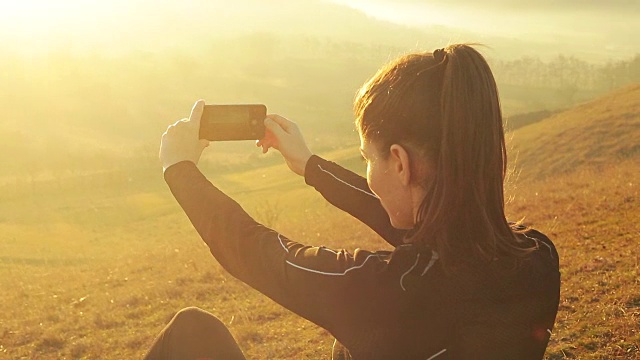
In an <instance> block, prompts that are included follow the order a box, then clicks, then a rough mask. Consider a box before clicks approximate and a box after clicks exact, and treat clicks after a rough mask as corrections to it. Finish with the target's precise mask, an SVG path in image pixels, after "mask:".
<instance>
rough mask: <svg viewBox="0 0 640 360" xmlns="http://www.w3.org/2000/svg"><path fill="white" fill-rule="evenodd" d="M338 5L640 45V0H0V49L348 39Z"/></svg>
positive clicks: (453, 24) (624, 48) (483, 35)
mask: <svg viewBox="0 0 640 360" xmlns="http://www.w3.org/2000/svg"><path fill="white" fill-rule="evenodd" d="M323 4H324V5H323ZM335 4H340V5H343V6H344V11H345V12H347V11H353V9H356V10H358V11H359V12H361V13H363V14H366V15H368V16H369V17H370V18H374V19H377V20H383V21H386V22H389V23H396V24H401V25H405V26H409V27H415V28H420V29H426V30H427V31H430V32H431V33H432V34H433V33H434V31H440V33H438V34H439V36H441V37H450V38H451V40H454V41H455V40H457V39H458V38H463V39H464V40H465V41H469V40H470V41H474V40H475V41H482V42H484V41H487V42H489V43H492V42H493V41H492V39H490V38H488V37H501V38H506V39H510V41H512V43H514V44H516V45H517V43H518V42H521V43H526V42H531V41H534V42H536V43H537V46H538V47H540V46H542V47H544V46H549V47H553V48H554V52H555V53H561V52H568V53H571V52H574V51H582V53H583V54H587V53H596V54H598V53H607V52H608V53H609V54H610V56H602V58H608V57H628V56H631V55H633V54H636V53H638V52H640V41H639V40H638V39H640V21H638V19H639V18H640V0H536V1H522V0H483V1H476V0H429V1H425V0H234V1H233V2H231V1H227V0H182V1H178V0H109V1H104V0H56V1H52V0H13V1H11V0H0V46H2V47H3V48H5V49H7V48H20V49H22V51H25V50H27V51H32V52H33V51H36V52H37V51H40V50H42V49H45V50H46V49H48V48H51V47H56V46H60V45H62V46H66V47H71V48H76V49H91V50H92V51H95V50H101V49H102V50H105V49H106V50H114V49H131V48H140V47H143V48H147V49H161V48H163V47H164V46H170V45H173V44H181V43H189V42H195V43H197V41H198V39H199V38H202V37H204V36H215V35H225V36H227V35H233V34H236V33H239V32H243V31H245V32H246V31H251V30H254V29H255V30H257V31H271V32H274V33H281V32H286V31H289V32H290V33H291V32H293V33H306V34H311V35H314V34H318V35H319V36H326V35H327V34H331V33H330V31H327V28H331V27H332V26H333V27H335V29H336V31H344V32H345V33H346V34H345V37H346V36H348V35H349V33H348V31H349V30H346V31H345V30H343V29H345V24H344V23H345V22H349V21H350V20H351V19H354V18H353V17H349V16H350V15H348V14H347V15H345V16H344V17H341V16H338V14H337V13H336V11H337V10H336V9H329V8H328V7H327V6H326V5H332V6H333V7H334V8H335V7H336V5H335ZM480 4H481V5H480ZM347 7H348V8H351V9H348V8H347ZM325 17H326V18H325ZM311 18H313V21H309V20H311ZM336 19H337V20H336ZM360 20H361V19H360ZM360 20H355V21H360ZM332 21H333V22H335V24H333V23H332ZM434 26H440V27H441V29H440V30H434ZM322 28H324V29H322ZM367 29H371V28H367ZM443 29H444V30H443ZM323 31H324V32H323ZM383 31H384V30H383ZM457 32H459V33H463V32H464V33H465V36H457V35H456V34H457ZM468 34H472V35H473V36H466V35H468ZM470 37H471V38H472V39H469V38H470ZM374 39H375V34H374ZM447 39H448V38H447ZM447 39H445V41H446V40H447ZM555 49H557V50H555ZM580 49H582V50H580Z"/></svg>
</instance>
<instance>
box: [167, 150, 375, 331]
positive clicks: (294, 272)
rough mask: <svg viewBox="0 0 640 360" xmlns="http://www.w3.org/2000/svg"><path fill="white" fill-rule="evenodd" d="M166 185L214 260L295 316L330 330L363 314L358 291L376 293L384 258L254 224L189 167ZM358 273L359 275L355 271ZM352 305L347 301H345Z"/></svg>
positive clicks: (172, 170)
mask: <svg viewBox="0 0 640 360" xmlns="http://www.w3.org/2000/svg"><path fill="white" fill-rule="evenodd" d="M164 176H165V181H166V182H167V184H168V185H169V188H170V189H171V192H172V193H173V195H174V196H175V198H176V200H177V201H178V203H179V204H180V206H181V207H182V208H183V210H184V211H185V213H186V214H187V216H188V217H189V220H190V221H191V223H192V224H193V226H194V227H195V229H196V230H197V232H198V233H199V235H200V236H201V237H202V239H203V240H204V241H205V242H206V244H207V245H208V246H209V249H210V251H211V254H212V255H213V256H214V257H215V258H216V259H217V260H218V261H219V262H220V264H221V265H222V266H223V267H224V268H225V270H227V271H228V272H229V273H230V274H231V275H232V276H234V277H236V278H238V279H239V280H241V281H243V282H245V283H246V284H248V285H250V286H251V287H253V288H255V289H256V290H258V291H260V292H262V293H263V294H265V295H267V296H268V297H270V298H271V299H273V300H274V301H276V302H278V303H280V304H281V305H283V306H284V307H286V308H288V309H289V310H291V311H293V312H295V313H297V314H298V315H300V316H302V317H305V318H306V319H308V320H310V321H313V322H314V323H316V324H318V325H320V326H322V327H324V328H326V329H327V330H329V331H331V329H335V328H336V324H337V323H338V322H340V321H341V320H340V318H341V316H342V317H344V316H345V314H350V313H352V312H357V305H356V304H358V303H363V302H364V299H359V298H358V296H360V297H364V296H366V295H364V293H359V294H361V295H354V296H349V293H350V292H352V291H353V290H354V289H360V290H362V289H366V288H370V287H375V278H376V276H375V273H376V272H379V271H380V267H381V266H384V265H385V264H386V263H385V258H384V254H381V253H372V252H367V251H361V250H357V251H356V252H355V253H354V254H353V255H352V254H349V253H347V252H346V251H334V250H330V249H327V248H325V247H312V246H305V245H302V244H299V243H297V242H294V241H291V240H289V239H287V238H286V237H285V236H283V235H281V234H279V233H277V232H275V231H273V230H271V229H269V228H266V227H264V226H263V225H261V224H259V223H257V222H256V221H254V220H253V219H252V218H251V217H250V216H249V215H248V214H247V213H246V212H245V211H244V210H243V209H242V208H241V207H240V205H239V204H237V203H236V202H235V201H234V200H232V199H231V198H229V197H228V196H227V195H225V194H224V193H223V192H222V191H220V190H218V189H217V188H216V187H215V186H213V185H212V184H211V183H210V182H209V181H208V180H207V179H206V178H205V177H204V175H203V174H202V173H201V172H200V171H199V170H198V168H197V167H196V166H195V165H194V164H193V163H191V162H188V161H184V162H181V163H178V164H175V165H172V166H171V167H169V168H168V169H167V170H166V171H165V175H164ZM352 270H353V271H352ZM345 299H346V301H345Z"/></svg>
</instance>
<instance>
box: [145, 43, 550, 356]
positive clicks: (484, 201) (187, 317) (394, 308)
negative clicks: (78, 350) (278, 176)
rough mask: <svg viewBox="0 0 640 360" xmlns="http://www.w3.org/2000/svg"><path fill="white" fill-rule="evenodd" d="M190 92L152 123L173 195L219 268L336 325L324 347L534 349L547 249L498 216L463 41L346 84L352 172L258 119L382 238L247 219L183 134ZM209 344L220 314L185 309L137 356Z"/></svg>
mask: <svg viewBox="0 0 640 360" xmlns="http://www.w3.org/2000/svg"><path fill="white" fill-rule="evenodd" d="M203 105H204V103H203V102H202V101H199V102H197V103H196V105H195V106H194V108H193V110H192V113H191V117H190V119H189V120H182V121H178V122H177V123H176V124H174V125H172V126H170V127H169V129H168V130H167V132H166V133H165V134H164V135H163V139H162V144H161V150H160V157H161V159H162V162H163V166H164V176H165V179H166V181H167V183H168V184H169V187H170V189H171V191H172V193H173V194H174V196H175V198H176V199H177V201H178V202H179V204H180V205H181V206H182V208H183V209H184V211H185V212H186V214H187V215H188V217H189V218H190V220H191V222H192V223H193V225H194V227H195V228H196V230H197V231H198V232H199V234H200V236H201V237H202V239H203V240H204V241H205V242H206V243H207V244H208V246H209V248H210V249H211V253H212V254H213V256H214V257H215V258H216V259H217V260H218V261H219V262H220V264H221V265H222V266H223V267H224V268H225V269H226V270H227V271H229V273H231V274H232V275H233V276H235V277H237V278H238V279H240V280H242V281H244V282H245V283H247V284H249V285H250V286H252V287H253V288H255V289H256V290H258V291H260V292H262V293H263V294H265V295H267V296H268V297H270V298H271V299H273V300H274V301H276V302H278V303H280V304H281V305H283V306H284V307H286V308H288V309H290V310H291V311H293V312H295V313H297V314H299V315H300V316H303V317H304V318H306V319H308V320H310V321H312V322H314V323H316V324H318V325H319V326H322V327H323V328H325V329H327V330H328V331H329V332H330V333H331V334H332V335H333V336H335V338H336V344H335V345H334V359H338V358H343V359H349V358H352V359H421V360H425V359H436V358H437V359H439V360H440V359H541V358H542V357H543V355H544V352H545V348H546V346H547V343H548V340H549V337H550V335H551V330H552V329H553V324H554V321H555V316H556V312H557V309H558V302H559V290H560V275H559V270H558V254H557V252H556V250H555V248H554V246H553V244H552V243H551V241H550V240H549V239H548V238H547V237H546V236H544V235H543V234H541V233H540V232H538V231H535V230H533V229H529V228H526V227H523V226H520V225H518V224H512V223H509V222H507V220H506V219H505V214H504V195H503V181H504V177H505V172H506V166H507V156H506V150H505V141H504V133H503V127H502V116H501V111H500V104H499V101H498V92H497V89H496V84H495V81H494V78H493V75H492V74H491V71H490V69H489V66H488V65H487V63H486V61H485V60H484V58H483V57H482V55H481V54H480V53H478V52H477V51H476V50H475V49H474V48H472V47H470V46H467V45H451V46H448V47H446V48H444V49H439V50H436V51H434V52H433V53H417V54H410V55H406V56H402V57H400V58H398V59H396V60H394V61H392V62H391V63H389V64H388V65H386V66H384V67H383V68H382V69H380V70H379V71H378V73H377V74H375V75H374V76H373V78H371V80H369V81H368V82H367V83H366V84H365V85H364V86H363V87H362V88H361V89H360V91H359V93H358V95H357V97H356V100H355V116H356V125H357V128H358V131H359V134H360V139H361V152H362V156H363V157H364V158H365V160H366V162H367V177H366V179H365V178H362V177H360V176H359V175H357V174H355V173H352V172H350V171H348V170H346V169H344V168H342V167H340V166H339V165H337V164H334V163H332V162H329V161H326V160H323V159H322V158H320V157H318V156H316V155H312V153H311V152H310V151H309V149H308V148H307V146H306V145H305V142H304V140H303V138H302V136H301V134H300V131H299V130H298V127H297V126H296V125H295V124H294V123H293V122H291V121H289V120H287V119H285V118H283V117H280V116H277V115H270V116H268V118H267V119H266V120H265V124H266V126H267V128H268V134H267V136H266V137H265V139H263V140H261V141H259V142H258V145H259V146H262V147H263V151H267V150H268V149H269V148H275V149H277V150H279V151H280V152H281V153H282V155H283V157H284V159H285V161H286V163H287V164H288V166H289V167H290V168H291V170H293V171H294V172H295V173H297V174H298V175H302V176H304V178H305V181H306V183H307V184H309V185H311V186H313V187H315V189H316V190H318V191H319V192H320V193H321V194H322V196H324V197H325V198H326V199H327V200H328V201H329V202H331V203H332V204H333V205H335V206H336V207H338V208H340V209H342V210H344V211H347V212H348V213H350V214H351V215H353V216H355V217H356V218H358V219H360V220H361V221H362V222H364V223H365V224H367V225H368V226H370V227H371V228H372V229H373V230H375V231H376V232H377V233H378V234H380V236H382V237H383V238H384V239H385V240H386V241H388V242H389V243H390V244H391V245H393V246H394V247H395V250H394V251H373V252H372V251H364V250H356V251H355V253H353V254H352V253H349V252H347V251H344V250H332V249H328V248H325V247H312V246H305V245H303V244H300V243H297V242H294V241H292V240H290V239H288V238H286V237H285V236H283V235H281V234H279V233H278V232H276V231H274V230H271V229H268V228H266V227H264V226H262V225H260V224H258V223H256V222H255V221H254V220H253V219H252V218H251V217H250V216H249V215H247V214H246V213H245V212H244V211H243V210H242V208H241V207H240V206H239V205H238V204H237V203H236V202H234V201H233V200H232V199H230V198H229V197H227V196H226V195H225V194H223V193H222V192H221V191H220V190H218V189H217V188H215V187H214V186H213V185H212V184H211V183H210V182H208V181H207V180H206V179H205V177H204V176H203V175H202V173H200V171H199V170H198V168H197V167H196V164H197V162H198V159H199V157H200V154H201V152H202V150H203V149H204V147H206V145H207V143H206V141H202V140H200V141H199V140H198V128H199V120H200V116H201V113H202V108H203ZM185 334H187V335H185ZM193 334H200V336H199V337H198V336H193ZM205 334H208V335H205ZM185 351H186V352H185ZM189 351H192V352H189ZM168 354H173V355H168ZM220 354H222V355H220ZM163 356H164V357H163ZM171 356H173V357H171ZM216 356H219V357H217V358H225V359H236V358H237V359H242V358H243V356H242V353H241V351H240V350H239V348H238V346H237V345H236V344H235V341H234V340H233V338H232V337H231V335H230V334H229V333H228V331H227V330H226V328H224V325H222V323H221V322H219V321H218V320H217V319H215V317H213V316H212V315H211V314H208V313H206V312H203V311H202V310H199V309H188V310H185V311H182V312H180V313H179V314H178V315H177V316H176V317H175V318H174V320H173V321H172V323H171V324H170V325H169V326H167V328H166V329H165V330H164V331H163V333H162V334H161V335H160V337H158V340H157V341H156V343H155V344H154V346H153V348H152V349H151V351H150V353H149V355H148V358H149V359H151V358H181V359H182V358H184V359H187V358H191V359H198V358H208V359H214V358H216Z"/></svg>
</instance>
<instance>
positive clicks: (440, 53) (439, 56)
mask: <svg viewBox="0 0 640 360" xmlns="http://www.w3.org/2000/svg"><path fill="white" fill-rule="evenodd" d="M445 55H446V53H445V51H444V49H437V50H435V51H434V52H433V58H434V59H436V61H437V62H441V61H442V60H444V56H445Z"/></svg>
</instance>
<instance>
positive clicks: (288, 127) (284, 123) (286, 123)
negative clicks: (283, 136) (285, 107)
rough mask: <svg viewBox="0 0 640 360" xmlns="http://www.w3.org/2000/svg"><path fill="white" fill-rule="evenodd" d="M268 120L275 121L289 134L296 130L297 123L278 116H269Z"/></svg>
mask: <svg viewBox="0 0 640 360" xmlns="http://www.w3.org/2000/svg"><path fill="white" fill-rule="evenodd" d="M267 119H271V120H273V121H274V122H275V123H276V124H278V125H280V127H281V128H282V129H284V131H286V132H288V133H291V132H292V131H293V130H295V129H296V123H294V122H293V121H291V120H289V119H287V118H285V117H283V116H280V115H278V114H269V115H267ZM265 125H266V123H265Z"/></svg>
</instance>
